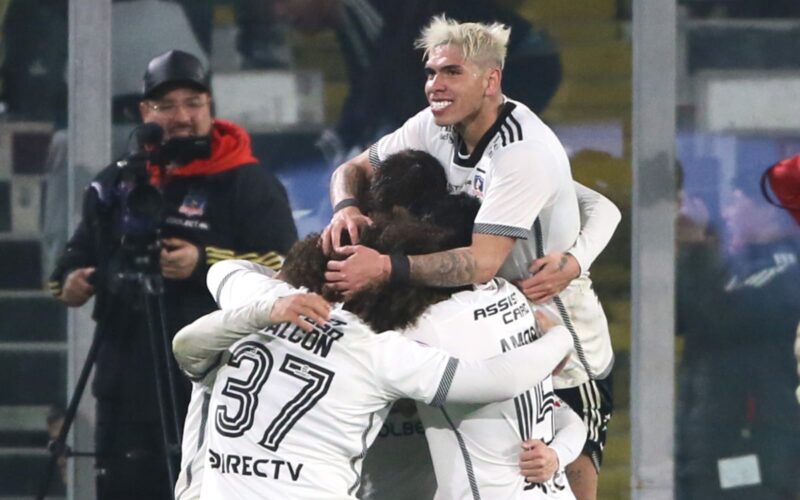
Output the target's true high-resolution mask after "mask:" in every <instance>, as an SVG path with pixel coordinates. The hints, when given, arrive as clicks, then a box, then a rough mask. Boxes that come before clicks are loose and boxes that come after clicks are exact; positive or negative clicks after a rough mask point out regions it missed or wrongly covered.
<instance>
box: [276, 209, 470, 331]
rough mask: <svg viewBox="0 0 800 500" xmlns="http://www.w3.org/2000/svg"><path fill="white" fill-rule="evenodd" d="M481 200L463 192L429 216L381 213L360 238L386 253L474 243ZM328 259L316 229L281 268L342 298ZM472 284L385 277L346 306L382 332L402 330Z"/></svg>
mask: <svg viewBox="0 0 800 500" xmlns="http://www.w3.org/2000/svg"><path fill="white" fill-rule="evenodd" d="M477 206H478V202H477V200H474V199H471V198H468V197H467V196H466V195H459V196H447V197H446V198H444V199H442V200H440V202H439V203H436V204H435V206H434V209H433V211H432V212H431V213H430V214H428V216H426V218H427V219H428V220H426V221H422V220H419V219H418V218H416V217H414V216H413V215H411V214H410V213H409V212H408V211H407V210H404V209H402V208H395V209H393V210H392V211H391V212H389V213H379V214H376V215H374V216H373V222H374V224H373V225H372V226H370V227H367V228H364V230H363V231H362V234H361V241H360V243H361V244H362V245H364V246H367V247H369V248H373V249H375V250H377V251H378V252H380V253H382V254H392V253H403V254H406V255H419V254H428V253H433V252H438V251H441V250H447V249H450V248H456V247H460V246H465V245H469V243H470V238H471V236H470V235H471V230H472V221H473V220H474V214H475V213H476V212H477ZM436 222H440V223H442V224H447V225H446V226H445V225H439V224H438V223H436ZM459 224H460V226H459ZM330 258H332V259H334V260H341V259H342V258H343V256H341V255H334V256H332V257H330ZM328 260H329V257H328V256H326V255H324V254H323V253H322V247H321V246H320V243H319V235H318V234H311V235H309V236H308V237H306V239H304V240H303V241H300V242H298V243H296V244H295V245H294V246H293V247H292V249H291V250H289V253H288V255H287V256H286V261H285V262H284V264H283V269H282V271H281V274H282V275H283V276H284V278H285V279H286V281H287V282H289V283H290V284H292V285H294V286H304V287H306V288H308V289H309V290H311V291H313V292H316V293H319V294H321V295H322V296H323V297H325V298H326V299H327V300H329V301H332V302H339V301H341V300H342V297H341V295H339V294H338V292H336V291H334V290H331V289H329V288H327V287H325V270H326V267H327V263H328ZM466 288H467V287H459V288H434V287H429V286H423V285H419V284H414V283H403V284H391V283H382V284H380V285H377V286H374V287H371V288H368V289H366V290H363V291H361V292H359V293H357V294H355V295H354V296H353V297H351V298H350V299H348V300H347V301H346V302H345V304H344V308H345V309H347V310H348V311H351V312H352V313H354V314H356V315H357V316H358V317H359V318H361V319H362V320H363V321H364V322H365V323H367V324H368V325H369V326H370V327H371V328H372V329H373V330H374V331H376V332H382V331H385V330H397V329H403V328H407V327H409V326H413V325H414V324H415V323H416V320H417V318H419V316H420V315H421V314H422V313H423V312H425V310H426V309H427V308H428V307H430V306H431V305H433V304H435V303H437V302H440V301H442V300H445V299H447V298H449V297H450V295H452V294H453V293H454V292H455V291H459V290H464V289H466Z"/></svg>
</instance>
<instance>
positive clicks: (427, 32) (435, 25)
mask: <svg viewBox="0 0 800 500" xmlns="http://www.w3.org/2000/svg"><path fill="white" fill-rule="evenodd" d="M510 34H511V29H510V28H508V27H507V26H504V25H502V24H500V23H492V24H484V23H459V22H457V21H454V20H452V19H448V18H446V17H445V16H444V15H441V16H436V17H434V18H433V19H432V20H431V22H430V23H429V24H428V25H427V26H426V27H425V28H423V30H422V33H421V34H420V37H419V38H418V39H417V41H416V42H415V47H417V48H420V49H423V50H424V51H425V55H424V58H425V74H426V76H427V79H426V82H425V96H426V97H427V99H428V103H429V104H430V107H431V112H432V113H433V118H434V121H435V122H436V124H437V125H439V126H447V125H466V124H468V122H469V121H471V120H473V119H474V118H475V117H477V116H479V115H480V113H481V111H482V110H484V109H487V108H488V107H491V106H495V105H496V104H497V101H498V100H499V99H500V98H501V97H502V91H501V89H500V81H501V78H502V70H503V66H504V64H505V59H506V50H507V45H508V38H509V36H510Z"/></svg>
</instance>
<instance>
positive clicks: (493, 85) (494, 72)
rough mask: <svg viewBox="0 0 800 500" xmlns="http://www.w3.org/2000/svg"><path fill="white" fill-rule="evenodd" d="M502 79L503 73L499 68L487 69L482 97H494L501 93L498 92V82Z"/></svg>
mask: <svg viewBox="0 0 800 500" xmlns="http://www.w3.org/2000/svg"><path fill="white" fill-rule="evenodd" d="M502 79H503V72H502V71H501V70H500V68H491V69H489V72H488V74H487V75H486V90H484V95H485V96H486V97H494V96H496V95H499V94H500V93H501V90H500V82H501V81H502Z"/></svg>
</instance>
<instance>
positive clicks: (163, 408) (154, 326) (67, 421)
mask: <svg viewBox="0 0 800 500" xmlns="http://www.w3.org/2000/svg"><path fill="white" fill-rule="evenodd" d="M145 258H146V259H150V258H152V257H145ZM147 267H149V268H152V266H149V265H148V266H147ZM115 278H116V279H117V280H119V282H120V283H123V284H133V285H135V288H136V289H137V290H138V293H139V296H140V299H141V301H142V305H143V308H144V310H145V316H146V319H147V330H148V334H149V342H150V348H151V352H152V356H153V366H154V370H155V386H156V387H155V389H156V395H157V401H158V410H159V418H160V421H161V431H162V438H163V441H164V443H163V444H164V460H165V462H166V467H167V473H168V480H169V484H168V485H167V486H168V491H170V492H173V487H174V485H175V482H176V481H177V479H178V463H177V462H178V460H177V459H178V457H179V454H180V437H181V431H182V427H181V423H180V418H179V416H178V402H177V381H176V380H175V377H174V373H175V369H174V363H175V361H174V359H173V357H172V355H171V352H172V347H171V343H170V341H169V337H168V335H167V325H166V316H165V308H164V288H163V278H162V277H161V275H160V274H159V273H157V272H146V271H135V272H120V273H117V274H116V276H115ZM112 313H113V308H110V307H109V308H107V310H106V311H105V315H104V316H105V317H104V321H103V322H102V323H101V325H108V324H109V322H108V320H109V319H110V316H111V314H112ZM108 330H109V328H107V327H105V328H98V329H97V331H96V333H95V336H94V338H93V339H92V344H91V346H90V347H89V352H88V354H87V357H86V361H85V363H84V364H83V367H82V368H81V373H80V376H79V377H78V381H77V383H76V386H75V390H74V391H73V393H72V396H71V397H70V401H69V404H68V406H67V410H66V412H65V414H64V423H63V424H62V426H61V429H60V430H59V433H58V437H57V438H56V439H55V440H53V441H51V442H50V443H49V444H48V451H49V452H50V459H49V460H48V463H47V468H46V469H45V471H44V474H43V476H42V481H41V482H40V484H39V493H38V494H37V496H36V498H37V500H42V499H44V498H45V496H46V495H47V490H48V488H49V486H50V482H51V480H52V476H53V470H54V468H55V465H56V462H57V461H58V458H59V456H62V455H63V456H67V457H70V456H92V455H94V454H93V453H80V452H73V451H72V450H70V449H69V447H67V446H66V439H67V434H68V433H69V430H70V427H71V426H72V423H73V421H74V419H75V414H76V412H77V410H78V404H79V403H80V400H81V397H82V396H83V392H84V390H85V389H86V383H87V381H88V380H89V375H90V373H91V371H92V367H93V366H94V364H95V361H96V360H97V355H98V352H99V350H100V346H101V345H102V344H103V342H104V340H105V337H106V336H107V335H109V332H108ZM165 368H166V378H165V377H164V369H165ZM165 380H166V382H167V388H166V390H165V388H164V387H163V382H164V381H165ZM172 494H173V495H174V493H172Z"/></svg>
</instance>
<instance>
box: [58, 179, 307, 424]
mask: <svg viewBox="0 0 800 500" xmlns="http://www.w3.org/2000/svg"><path fill="white" fill-rule="evenodd" d="M119 179H120V169H119V168H118V167H117V166H116V165H110V166H108V167H106V168H105V169H104V170H103V171H102V172H101V173H100V174H99V175H98V176H97V178H96V179H95V181H94V182H93V183H92V185H91V187H90V188H89V189H87V191H86V196H85V200H84V213H83V219H82V221H81V223H80V225H79V226H78V228H77V230H76V231H75V233H74V234H73V236H72V238H71V239H70V241H69V242H68V244H67V246H66V249H65V250H64V252H63V253H62V255H61V257H60V259H59V261H58V263H57V266H56V269H55V270H54V272H53V274H52V277H51V282H50V288H51V291H52V292H53V293H54V295H58V294H60V292H61V286H62V284H63V280H64V279H66V276H67V275H68V274H69V273H70V272H71V271H73V270H75V269H78V268H82V267H87V266H95V267H97V271H96V275H97V276H96V279H95V281H96V283H95V291H96V302H95V309H94V318H95V320H96V321H97V328H98V331H99V332H102V333H103V334H104V340H103V345H102V347H101V350H100V353H99V355H98V359H97V364H96V373H95V382H94V387H93V390H94V394H95V396H96V397H97V398H98V400H99V402H100V403H101V404H103V403H107V406H109V407H111V408H114V411H113V413H114V414H117V415H124V416H125V418H131V419H139V418H155V417H157V406H156V399H155V390H154V382H153V366H152V354H151V352H152V351H151V349H150V344H149V339H148V329H147V323H146V317H145V314H144V313H145V311H144V308H143V307H142V302H141V299H140V296H139V294H136V293H131V290H130V288H131V287H130V286H125V287H121V288H117V287H115V286H113V285H112V284H111V283H112V282H113V280H112V278H111V276H113V275H115V270H116V269H118V268H119V267H120V265H121V264H120V259H119V258H118V256H119V254H120V238H121V225H122V218H121V217H122V216H121V212H122V210H121V205H122V203H121V202H120V200H121V195H120V185H119ZM162 197H163V202H164V214H163V221H162V224H161V235H160V236H161V237H178V238H182V239H185V240H188V241H190V242H192V243H194V244H195V245H197V247H198V249H199V254H200V259H199V262H198V265H197V267H196V268H195V270H194V272H193V274H192V276H191V277H189V278H188V279H185V280H164V281H165V282H164V305H165V308H164V310H165V316H166V318H165V319H166V324H167V330H168V337H169V338H170V339H171V338H172V337H173V336H174V335H175V333H176V332H177V331H178V330H179V329H180V328H181V327H183V326H184V325H186V324H188V323H190V322H192V321H194V320H195V319H197V318H198V317H200V316H202V315H204V314H206V313H208V312H211V311H213V310H215V309H216V305H215V303H214V299H213V298H212V297H211V294H210V293H209V292H208V290H207V289H206V285H205V276H206V272H207V270H208V267H209V266H210V265H211V264H213V263H214V262H216V261H219V260H223V259H230V258H244V259H247V260H252V261H256V262H259V263H262V264H265V265H268V266H270V267H273V268H276V269H278V268H280V265H281V264H282V262H283V257H282V256H283V255H285V253H286V252H287V251H288V249H289V247H290V246H291V245H292V244H293V243H294V242H295V241H296V239H297V231H296V229H295V225H294V221H293V219H292V214H291V209H290V207H289V202H288V200H287V196H286V192H285V190H284V188H283V186H282V185H281V184H280V182H279V181H278V180H277V179H276V178H275V177H274V176H273V175H272V174H271V173H269V171H268V170H266V168H264V167H262V166H260V165H258V164H247V165H241V166H238V167H235V168H231V169H228V170H225V171H222V172H219V173H213V174H210V175H196V176H177V177H171V178H170V180H169V181H168V182H166V183H165V185H164V187H163V193H162ZM134 288H137V287H134ZM170 354H171V353H170ZM180 399H182V400H184V404H185V401H188V394H181V397H180ZM183 410H184V409H182V411H183ZM101 418H102V413H101Z"/></svg>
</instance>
